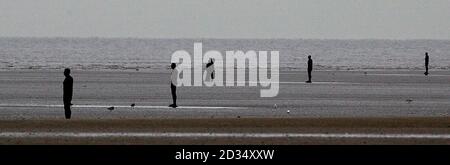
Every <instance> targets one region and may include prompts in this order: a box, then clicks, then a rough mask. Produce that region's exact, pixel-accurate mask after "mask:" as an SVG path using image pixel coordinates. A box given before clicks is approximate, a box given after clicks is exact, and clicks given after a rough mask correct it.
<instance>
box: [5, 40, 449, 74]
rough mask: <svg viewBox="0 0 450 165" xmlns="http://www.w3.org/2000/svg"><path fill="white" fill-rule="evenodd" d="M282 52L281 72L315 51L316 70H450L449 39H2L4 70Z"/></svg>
mask: <svg viewBox="0 0 450 165" xmlns="http://www.w3.org/2000/svg"><path fill="white" fill-rule="evenodd" d="M194 43H202V46H203V53H204V52H207V51H210V50H216V51H219V52H221V54H222V56H224V59H226V53H225V52H226V51H243V52H247V51H256V52H259V51H279V69H280V70H287V71H290V70H293V71H295V70H304V69H305V68H306V67H307V66H306V65H307V56H308V55H311V56H312V59H313V61H314V69H315V70H423V68H424V56H425V55H424V54H425V52H428V53H429V56H430V69H432V70H449V69H450V40H381V39H376V40H375V39H374V40H372V39H358V40H328V39H144V38H26V37H22V38H0V70H61V69H64V68H72V69H77V70H167V68H168V67H169V65H170V62H171V57H172V54H173V53H174V52H175V51H177V50H185V51H187V52H189V53H190V55H191V56H193V52H194Z"/></svg>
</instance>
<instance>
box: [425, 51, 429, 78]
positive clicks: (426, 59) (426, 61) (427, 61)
mask: <svg viewBox="0 0 450 165" xmlns="http://www.w3.org/2000/svg"><path fill="white" fill-rule="evenodd" d="M429 62H430V57H429V56H428V52H425V73H424V74H425V75H428V63H429Z"/></svg>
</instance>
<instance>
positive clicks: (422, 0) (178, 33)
mask: <svg viewBox="0 0 450 165" xmlns="http://www.w3.org/2000/svg"><path fill="white" fill-rule="evenodd" d="M449 20H450V1H449V0H129V1H125V0H0V36H1V37H139V38H318V39H365V38H371V39H450V21H449Z"/></svg>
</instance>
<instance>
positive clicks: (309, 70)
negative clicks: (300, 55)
mask: <svg viewBox="0 0 450 165" xmlns="http://www.w3.org/2000/svg"><path fill="white" fill-rule="evenodd" d="M312 69H313V61H312V59H311V56H310V55H309V56H308V81H306V83H311V72H312Z"/></svg>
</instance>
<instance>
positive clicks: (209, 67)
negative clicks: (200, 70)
mask: <svg viewBox="0 0 450 165" xmlns="http://www.w3.org/2000/svg"><path fill="white" fill-rule="evenodd" d="M214 74H215V71H214V61H213V60H212V59H209V62H208V63H207V64H206V77H205V81H212V80H213V79H214Z"/></svg>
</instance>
